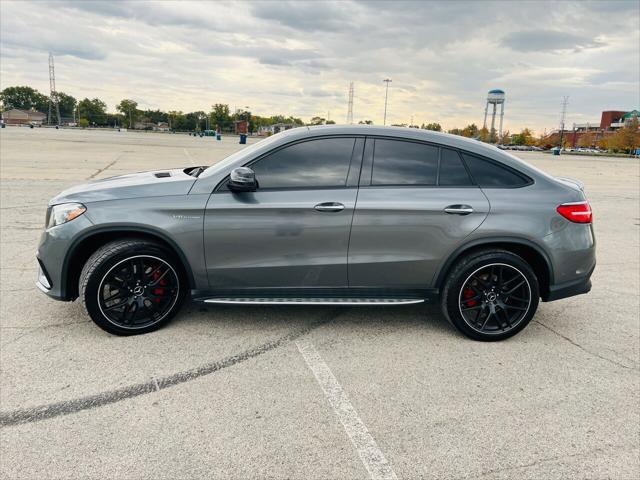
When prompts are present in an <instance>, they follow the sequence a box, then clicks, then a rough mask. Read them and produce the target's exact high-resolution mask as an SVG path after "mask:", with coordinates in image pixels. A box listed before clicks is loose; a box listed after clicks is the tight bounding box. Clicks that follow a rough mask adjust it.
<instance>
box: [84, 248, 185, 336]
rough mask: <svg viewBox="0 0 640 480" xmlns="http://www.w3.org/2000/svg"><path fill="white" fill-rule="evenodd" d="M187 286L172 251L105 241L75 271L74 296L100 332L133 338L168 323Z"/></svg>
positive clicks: (181, 269) (181, 300) (182, 271)
mask: <svg viewBox="0 0 640 480" xmlns="http://www.w3.org/2000/svg"><path fill="white" fill-rule="evenodd" d="M187 283H188V282H187V281H186V277H185V275H184V270H183V268H182V265H181V263H180V262H179V260H178V259H177V258H176V256H175V255H174V254H173V252H171V251H170V250H168V249H167V248H165V247H164V246H162V245H160V244H157V243H155V242H152V241H149V240H142V239H126V240H117V241H114V242H111V243H108V244H106V245H104V246H102V247H100V248H99V249H98V250H96V252H94V254H93V255H91V256H90V257H89V259H88V260H87V262H86V263H85V265H84V267H83V269H82V272H81V273H80V280H79V292H80V299H81V300H82V303H83V305H84V307H85V309H86V310H87V313H88V314H89V316H90V317H91V319H92V320H93V321H94V322H95V323H96V325H98V326H99V327H100V328H102V329H103V330H105V331H107V332H109V333H112V334H114V335H138V334H142V333H147V332H151V331H153V330H157V329H158V328H160V327H162V326H164V325H166V324H167V323H168V322H169V320H171V318H172V317H173V316H174V315H175V314H176V313H177V312H178V310H179V309H180V306H181V304H182V302H183V300H184V298H185V294H186V292H187V289H188V284H187ZM114 292H115V293H114ZM134 304H135V305H134Z"/></svg>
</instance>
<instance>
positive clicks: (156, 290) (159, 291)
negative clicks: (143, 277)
mask: <svg viewBox="0 0 640 480" xmlns="http://www.w3.org/2000/svg"><path fill="white" fill-rule="evenodd" d="M158 278H160V271H159V270H156V271H155V272H154V274H153V281H154V282H155V281H156V280H158ZM158 284H159V285H160V286H163V287H164V286H166V285H167V281H166V280H165V279H164V278H163V279H162V280H160V282H158ZM153 294H154V295H159V296H163V295H164V294H165V289H164V288H154V289H153ZM160 300H162V299H161V298H154V299H153V301H154V302H156V303H160Z"/></svg>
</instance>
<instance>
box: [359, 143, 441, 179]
mask: <svg viewBox="0 0 640 480" xmlns="http://www.w3.org/2000/svg"><path fill="white" fill-rule="evenodd" d="M437 171H438V147H432V146H430V145H422V144H420V143H412V142H403V141H398V140H379V139H378V140H376V144H375V147H374V154H373V173H372V175H371V184H372V185H435V184H436V173H437Z"/></svg>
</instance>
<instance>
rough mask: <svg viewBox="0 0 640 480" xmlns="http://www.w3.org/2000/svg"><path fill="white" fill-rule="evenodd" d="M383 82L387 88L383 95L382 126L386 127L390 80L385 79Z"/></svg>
mask: <svg viewBox="0 0 640 480" xmlns="http://www.w3.org/2000/svg"><path fill="white" fill-rule="evenodd" d="M383 82H384V83H386V84H387V88H386V90H385V93H384V121H383V123H382V124H383V125H386V124H387V98H388V97H389V84H390V83H391V79H390V78H385V79H384V80H383Z"/></svg>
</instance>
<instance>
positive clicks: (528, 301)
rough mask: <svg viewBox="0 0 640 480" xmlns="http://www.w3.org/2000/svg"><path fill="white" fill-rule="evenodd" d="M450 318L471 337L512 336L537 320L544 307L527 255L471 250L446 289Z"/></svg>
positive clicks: (446, 313)
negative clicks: (524, 257)
mask: <svg viewBox="0 0 640 480" xmlns="http://www.w3.org/2000/svg"><path fill="white" fill-rule="evenodd" d="M441 296H442V298H441V305H442V312H443V313H444V316H445V317H446V319H447V320H448V321H449V322H450V323H451V324H452V325H453V326H455V327H456V328H457V329H458V330H460V331H461V332H462V333H463V334H465V335H466V336H467V337H469V338H472V339H474V340H481V341H496V340H504V339H506V338H509V337H511V336H513V335H515V334H517V333H518V332H519V331H521V330H522V329H523V328H524V327H526V326H527V324H528V323H529V322H530V321H531V319H532V318H533V316H534V315H535V313H536V310H537V308H538V302H539V301H540V291H539V284H538V278H537V277H536V274H535V272H534V270H533V268H532V266H531V265H530V264H529V263H527V262H526V261H525V260H524V259H523V258H522V257H520V256H519V255H516V254H515V253H513V252H509V251H507V250H502V249H486V250H478V251H474V252H471V253H469V254H467V255H465V256H463V257H462V258H460V259H459V260H458V261H457V262H456V263H455V264H454V266H453V267H452V269H451V271H450V272H449V273H448V275H447V277H446V280H445V282H444V285H443V287H442V294H441Z"/></svg>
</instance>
